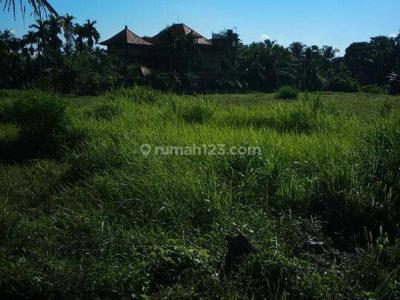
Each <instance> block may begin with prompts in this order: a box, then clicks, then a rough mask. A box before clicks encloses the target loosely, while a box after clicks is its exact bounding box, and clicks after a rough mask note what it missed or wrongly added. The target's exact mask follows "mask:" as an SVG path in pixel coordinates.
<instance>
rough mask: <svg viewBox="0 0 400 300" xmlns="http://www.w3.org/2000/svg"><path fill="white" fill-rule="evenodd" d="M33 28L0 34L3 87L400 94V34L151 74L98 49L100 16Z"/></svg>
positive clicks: (273, 47) (263, 51) (259, 49)
mask: <svg viewBox="0 0 400 300" xmlns="http://www.w3.org/2000/svg"><path fill="white" fill-rule="evenodd" d="M29 28H30V29H29V31H28V32H27V33H26V34H25V35H24V36H22V37H21V38H18V37H16V36H14V35H13V33H12V32H11V31H10V30H4V31H0V68H1V69H2V73H1V74H0V88H30V87H36V88H43V89H51V90H55V91H58V92H62V93H76V94H95V93H99V92H101V91H104V90H107V89H111V88H115V87H118V86H126V85H132V84H149V85H152V86H154V87H156V88H160V89H171V90H177V91H195V92H196V91H207V90H209V91H248V90H254V91H273V90H276V89H279V88H280V87H282V86H293V87H296V88H299V89H302V90H309V91H323V90H327V91H343V92H356V91H359V90H360V89H362V90H365V91H374V92H384V91H387V92H389V93H392V94H397V93H400V76H399V74H400V34H399V35H397V36H396V37H387V36H378V37H373V38H371V40H370V41H369V42H360V43H359V42H357V43H353V44H351V45H350V46H349V47H348V48H347V49H346V53H345V55H344V56H343V57H338V56H337V53H338V51H337V50H336V49H334V48H333V47H331V46H323V47H319V46H315V45H314V46H307V45H305V44H303V43H300V42H294V43H292V44H291V45H290V46H289V47H284V46H282V45H279V44H278V43H276V42H274V41H271V40H266V41H264V42H259V43H252V44H249V45H243V44H241V45H240V46H239V50H238V65H237V71H235V72H231V73H229V74H208V76H206V77H204V76H201V75H200V74H196V73H194V72H191V70H190V64H187V65H188V68H187V69H186V70H184V71H182V70H180V72H179V73H178V72H154V73H153V74H152V76H149V77H147V78H143V77H141V76H140V72H139V68H138V66H137V65H134V64H132V65H126V64H119V63H118V62H117V60H116V59H115V58H114V57H112V56H110V55H107V53H106V51H105V50H104V49H101V48H99V47H96V44H97V43H98V42H99V39H100V34H99V32H98V31H97V29H96V21H91V20H87V21H86V22H85V23H83V24H79V23H75V22H74V17H73V16H70V15H65V16H55V15H52V16H50V17H48V18H47V19H38V20H37V21H36V22H35V23H34V24H32V25H31V26H30V27H29ZM174 44H179V45H187V44H188V43H187V42H185V43H176V41H174ZM171 47H173V45H171ZM186 48H188V49H186ZM192 49H193V47H192V45H187V46H185V47H183V46H180V47H179V49H174V51H170V52H171V53H175V52H177V51H178V52H179V51H182V57H186V56H188V53H190V51H192ZM175 54H176V53H175ZM178 54H179V53H178ZM189 59H190V58H189Z"/></svg>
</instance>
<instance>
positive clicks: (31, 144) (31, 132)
mask: <svg viewBox="0 0 400 300" xmlns="http://www.w3.org/2000/svg"><path fill="white" fill-rule="evenodd" d="M66 108H67V104H66V102H65V101H62V100H61V99H58V98H54V97H41V98H37V97H28V98H26V99H22V100H18V101H15V102H13V103H12V104H11V105H9V106H8V107H7V109H6V111H7V121H8V122H9V123H11V124H14V125H16V126H17V127H18V136H16V137H15V138H13V139H12V140H10V139H6V140H3V141H2V145H1V151H0V152H1V155H2V158H3V159H23V158H33V157H37V156H42V155H47V154H50V153H55V152H57V151H59V150H61V149H62V148H63V147H65V146H70V145H71V144H75V143H76V142H78V140H80V139H81V138H82V135H81V133H79V132H77V131H74V130H72V128H71V123H70V120H69V118H68V116H67V113H66Z"/></svg>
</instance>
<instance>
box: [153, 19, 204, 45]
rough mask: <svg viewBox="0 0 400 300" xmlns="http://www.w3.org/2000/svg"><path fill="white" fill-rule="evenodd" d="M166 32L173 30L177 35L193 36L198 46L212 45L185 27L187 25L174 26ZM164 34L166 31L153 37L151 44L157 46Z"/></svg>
mask: <svg viewBox="0 0 400 300" xmlns="http://www.w3.org/2000/svg"><path fill="white" fill-rule="evenodd" d="M165 30H172V31H175V32H177V33H183V34H185V35H188V34H193V35H194V37H195V39H196V41H195V42H196V44H200V45H211V42H210V41H209V40H208V39H206V38H205V37H204V36H202V35H201V34H200V33H198V32H196V31H194V30H193V29H191V28H190V27H189V26H187V25H185V24H173V25H171V26H170V27H167V28H166V29H165ZM163 33H164V30H163V31H161V32H160V33H159V34H157V35H155V36H153V37H152V38H151V42H152V43H154V44H157V43H159V42H160V40H161V38H162V35H163Z"/></svg>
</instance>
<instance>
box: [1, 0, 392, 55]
mask: <svg viewBox="0 0 400 300" xmlns="http://www.w3.org/2000/svg"><path fill="white" fill-rule="evenodd" d="M50 2H51V3H52V4H53V6H54V7H55V8H56V9H57V10H58V12H59V13H60V14H65V13H69V14H72V15H74V16H76V17H77V20H78V21H79V22H82V21H84V20H85V19H88V18H89V19H91V20H97V22H98V25H97V28H98V30H99V32H100V34H101V37H102V39H106V38H108V37H110V36H111V35H113V34H115V33H117V32H118V31H120V30H121V29H122V28H123V26H124V25H125V24H127V25H128V26H129V28H130V29H131V30H133V31H134V32H135V33H137V34H139V35H154V34H156V33H157V32H158V31H160V30H161V29H163V28H164V27H165V26H166V25H168V24H172V23H178V22H179V23H181V22H182V23H186V24H187V25H189V26H190V27H192V28H193V29H195V30H196V31H198V32H200V33H201V34H203V35H205V36H206V37H209V36H211V33H212V32H218V31H220V30H222V29H226V28H236V29H237V32H238V33H239V35H240V38H241V39H242V40H243V42H245V43H249V42H252V41H260V40H261V39H262V38H264V37H270V38H271V39H272V40H276V41H277V42H279V43H280V44H283V45H285V46H286V45H289V44H290V43H291V42H293V41H301V42H303V43H306V44H309V45H312V44H316V45H319V46H322V45H332V46H334V47H335V48H339V49H340V50H341V51H342V55H343V54H344V53H343V51H344V49H346V47H347V46H348V45H349V44H350V43H351V42H353V41H366V40H368V39H369V37H371V36H376V35H382V34H383V35H392V34H395V33H398V32H399V30H400V18H399V12H400V1H399V0H331V1H323V0H297V1H295V0H286V1H284V0H280V1H279V0H113V1H108V0H107V1H106V0H68V1H66V0H51V1H50ZM32 20H33V19H32V17H30V16H26V17H25V19H24V20H23V19H22V17H21V16H20V15H19V14H17V17H16V20H14V17H13V15H12V13H10V14H7V13H3V14H2V15H1V19H0V29H5V28H8V29H12V30H14V32H15V34H16V35H21V34H23V33H25V32H26V30H27V29H28V26H29V24H30V23H31V22H32Z"/></svg>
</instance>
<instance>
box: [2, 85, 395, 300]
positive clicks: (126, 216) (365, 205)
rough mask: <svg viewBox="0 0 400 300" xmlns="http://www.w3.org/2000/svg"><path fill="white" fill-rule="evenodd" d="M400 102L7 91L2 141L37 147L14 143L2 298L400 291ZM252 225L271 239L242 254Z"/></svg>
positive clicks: (6, 158)
mask: <svg viewBox="0 0 400 300" xmlns="http://www.w3.org/2000/svg"><path fill="white" fill-rule="evenodd" d="M399 112H400V99H399V98H398V97H394V96H387V95H382V94H373V95H367V94H365V93H357V94H347V93H342V94H340V93H322V94H317V93H300V94H299V95H298V98H297V100H292V101H286V100H280V99H276V97H275V94H242V95H230V94H219V95H218V94H215V95H206V96H203V97H199V96H176V95H174V94H167V93H160V92H158V91H153V90H151V89H148V88H141V87H136V88H134V89H123V90H115V91H114V92H109V93H108V94H106V95H105V96H100V97H96V98H94V97H75V98H72V97H70V96H64V97H63V96H56V95H51V94H46V93H43V92H34V91H27V92H18V91H1V92H0V144H1V147H2V148H1V149H5V148H4V145H5V144H8V145H9V144H10V143H17V144H18V143H21V142H20V141H23V142H24V144H23V146H21V144H19V146H18V147H15V148H14V149H16V150H18V151H7V152H4V151H3V150H2V152H1V153H0V154H1V157H0V159H1V163H0V182H1V185H0V241H1V243H0V298H1V299H15V298H23V299H25V298H37V299H39V298H40V299H43V298H44V299H48V298H53V299H54V298H57V299H71V298H109V299H112V298H115V299H120V298H132V297H136V298H139V299H140V298H144V299H145V298H146V297H154V298H172V299H183V298H185V299H187V298H223V299H224V298H227V299H231V298H237V299H254V298H255V299H258V298H269V299H283V298H284V299H333V298H335V299H349V298H356V299H364V298H369V299H394V298H397V297H399V296H400V286H399V282H400V277H399V276H400V275H399V270H398V266H399V265H400V256H399V253H400V248H399V247H400V244H399V242H398V241H399V238H400V236H399V234H400V232H399V227H398V225H399V223H400V219H399V216H400V211H399V209H400V207H399V203H400V202H399V201H400V199H399V195H400V173H399V166H400V161H399V157H400V155H399V153H400V143H399V141H400V139H399V135H400V119H399ZM143 144H146V145H147V144H148V145H151V147H155V146H158V145H159V146H166V145H170V146H192V145H199V146H201V145H212V144H216V145H221V144H223V145H225V149H229V148H230V147H232V146H246V147H248V146H254V147H260V148H261V150H262V151H261V153H257V154H254V155H228V154H225V155H222V154H221V155H201V154H198V155H181V156H180V155H157V154H156V153H154V151H150V152H149V153H148V155H143V154H142V153H141V151H140V149H141V145H143ZM153 149H154V148H153ZM19 151H23V152H24V154H25V155H20V153H19ZM5 153H6V155H5ZM238 231H240V232H241V233H243V234H244V235H245V236H247V238H248V240H249V241H250V242H251V244H252V245H253V246H254V248H255V250H254V251H251V252H248V253H247V254H245V255H243V256H242V257H237V258H236V259H234V260H229V258H230V257H229V256H228V255H227V251H228V249H227V247H228V245H229V242H227V241H231V240H232V237H235V236H237V234H238ZM231 250H232V249H231Z"/></svg>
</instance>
